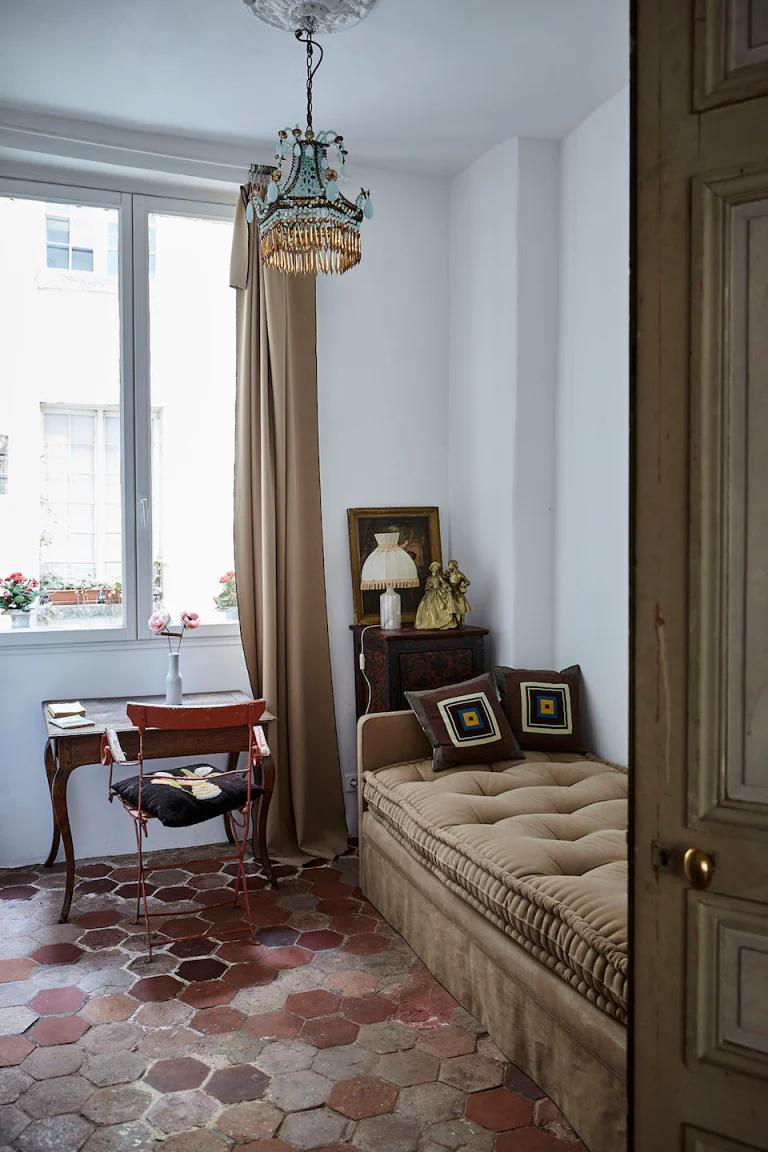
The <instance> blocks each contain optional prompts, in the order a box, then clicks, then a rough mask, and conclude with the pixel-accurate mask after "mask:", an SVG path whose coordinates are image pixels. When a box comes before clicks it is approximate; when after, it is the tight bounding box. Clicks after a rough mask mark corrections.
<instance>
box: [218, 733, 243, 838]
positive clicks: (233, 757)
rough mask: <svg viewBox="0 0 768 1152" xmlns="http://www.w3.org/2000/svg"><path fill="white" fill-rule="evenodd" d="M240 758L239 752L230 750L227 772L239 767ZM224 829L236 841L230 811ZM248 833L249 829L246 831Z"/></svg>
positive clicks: (226, 816)
mask: <svg viewBox="0 0 768 1152" xmlns="http://www.w3.org/2000/svg"><path fill="white" fill-rule="evenodd" d="M239 759H240V753H239V752H230V753H229V755H228V756H227V772H234V771H235V769H236V768H237V762H238V760H239ZM224 831H225V832H226V833H227V840H229V842H230V844H234V843H235V834H234V832H233V831H232V816H231V814H230V813H229V812H225V813H224ZM245 834H246V836H247V835H248V830H247V829H246V832H245Z"/></svg>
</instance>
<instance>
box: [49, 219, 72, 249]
mask: <svg viewBox="0 0 768 1152" xmlns="http://www.w3.org/2000/svg"><path fill="white" fill-rule="evenodd" d="M45 238H46V240H47V241H48V243H49V244H63V245H64V247H65V248H68V247H69V217H68V216H46V218H45Z"/></svg>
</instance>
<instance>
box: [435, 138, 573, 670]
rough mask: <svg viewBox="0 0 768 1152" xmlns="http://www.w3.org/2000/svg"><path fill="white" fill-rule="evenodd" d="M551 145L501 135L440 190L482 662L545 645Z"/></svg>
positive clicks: (457, 514) (457, 484)
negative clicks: (486, 632)
mask: <svg viewBox="0 0 768 1152" xmlns="http://www.w3.org/2000/svg"><path fill="white" fill-rule="evenodd" d="M557 242H558V145H557V142H556V141H548V140H523V139H514V140H508V141H506V142H505V143H504V144H501V145H499V146H498V147H497V148H494V149H493V150H492V151H491V152H489V153H487V154H486V155H485V156H483V157H481V158H480V160H478V161H476V163H474V164H473V165H471V167H469V168H467V169H466V170H465V171H464V172H462V173H461V174H460V175H458V176H457V177H456V178H455V179H454V180H453V181H452V183H451V193H450V251H451V267H450V338H449V339H450V367H449V378H450V412H451V429H450V437H451V440H450V444H451V448H450V468H449V471H450V494H451V495H450V505H451V540H450V551H451V554H452V555H453V556H455V557H456V559H458V561H459V563H460V565H461V566H462V569H463V570H464V571H465V572H467V574H468V575H469V577H470V579H471V580H472V588H471V591H470V596H469V598H470V602H471V604H472V608H473V612H472V616H471V617H470V621H471V623H473V624H485V625H487V626H488V627H490V628H491V629H492V633H491V637H490V644H489V655H490V657H491V659H492V660H496V659H498V660H500V661H504V662H507V663H517V664H527V663H534V664H537V665H539V666H541V665H542V664H543V665H545V666H546V665H547V663H548V661H549V660H550V658H551V648H552V623H551V602H552V586H553V585H552V564H553V516H554V510H553V499H554V402H555V389H556V346H557V345H556V341H557V274H558V272H557V268H558V264H557V261H558V248H557Z"/></svg>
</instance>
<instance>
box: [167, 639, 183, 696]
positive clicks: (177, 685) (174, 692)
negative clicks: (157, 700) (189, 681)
mask: <svg viewBox="0 0 768 1152" xmlns="http://www.w3.org/2000/svg"><path fill="white" fill-rule="evenodd" d="M165 702H166V704H176V705H178V704H181V702H182V696H181V676H180V675H179V654H178V652H169V653H168V671H167V673H166V676H165Z"/></svg>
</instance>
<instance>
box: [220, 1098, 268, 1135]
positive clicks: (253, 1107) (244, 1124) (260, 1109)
mask: <svg viewBox="0 0 768 1152" xmlns="http://www.w3.org/2000/svg"><path fill="white" fill-rule="evenodd" d="M211 1104H213V1100H211ZM282 1119H283V1114H282V1112H279V1111H278V1110H277V1108H275V1107H274V1105H272V1104H267V1102H266V1100H244V1101H243V1102H242V1104H230V1105H229V1107H228V1108H225V1109H224V1110H223V1112H221V1114H220V1115H219V1116H218V1117H217V1119H216V1127H217V1128H218V1130H219V1131H220V1132H223V1133H224V1135H225V1136H229V1137H230V1138H231V1139H233V1140H235V1141H237V1142H239V1143H243V1142H244V1141H246V1140H251V1141H253V1140H262V1139H263V1140H266V1139H269V1137H271V1136H274V1134H275V1132H277V1129H278V1128H279V1127H280V1123H281V1121H282Z"/></svg>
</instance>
